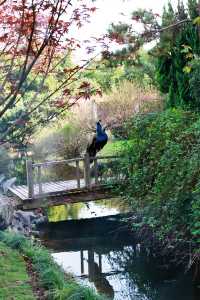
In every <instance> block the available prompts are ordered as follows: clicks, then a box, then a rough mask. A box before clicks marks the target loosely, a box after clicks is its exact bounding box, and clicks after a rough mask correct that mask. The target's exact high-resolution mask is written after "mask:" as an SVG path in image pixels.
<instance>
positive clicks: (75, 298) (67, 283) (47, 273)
mask: <svg viewBox="0 0 200 300" xmlns="http://www.w3.org/2000/svg"><path fill="white" fill-rule="evenodd" d="M0 241H3V242H4V243H5V244H6V245H7V246H8V247H10V248H12V249H17V250H18V251H19V252H20V254H22V255H25V256H27V257H28V258H29V259H30V260H31V261H32V266H33V268H34V269H35V271H37V273H38V275H39V279H40V283H41V285H42V286H43V287H44V288H45V289H46V290H47V291H48V299H49V300H105V299H106V297H104V296H100V295H97V294H96V293H95V291H94V290H92V289H90V288H88V287H85V286H81V285H80V284H78V283H77V282H76V281H75V280H74V279H73V278H72V276H71V275H68V274H66V273H64V271H62V269H61V268H60V267H59V266H58V265H57V264H56V263H55V262H54V261H53V258H52V256H51V254H50V252H49V251H48V250H47V249H45V248H44V247H43V246H41V245H39V244H38V243H36V242H34V241H32V240H30V239H26V238H25V237H24V236H21V235H18V234H15V233H9V232H1V231H0ZM10 251H11V253H12V251H13V250H10ZM16 253H17V252H16ZM19 257H20V256H19ZM0 272H1V269H0ZM0 274H1V273H0ZM5 276H6V275H5ZM0 299H1V300H4V298H1V297H0ZM9 299H10V300H11V299H12V300H18V299H20V300H29V299H30V300H31V299H34V298H28V297H27V298H25V297H24V298H23V297H22V298H5V300H9Z"/></svg>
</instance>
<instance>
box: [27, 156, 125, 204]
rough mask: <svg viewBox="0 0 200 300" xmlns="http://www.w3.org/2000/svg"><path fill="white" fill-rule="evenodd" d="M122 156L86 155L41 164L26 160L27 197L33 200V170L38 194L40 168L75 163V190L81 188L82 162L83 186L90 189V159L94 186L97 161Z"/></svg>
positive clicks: (40, 191) (41, 189)
mask: <svg viewBox="0 0 200 300" xmlns="http://www.w3.org/2000/svg"><path fill="white" fill-rule="evenodd" d="M120 157H122V156H117V155H108V156H96V157H89V155H88V154H86V155H85V156H84V157H77V158H71V159H66V160H54V161H45V162H42V163H33V162H32V161H31V160H27V162H26V169H27V186H28V195H29V198H33V196H34V173H33V171H34V169H36V170H37V171H36V172H37V177H36V179H37V182H36V184H38V187H39V194H42V193H43V185H42V167H48V166H53V165H59V164H67V163H73V162H75V163H76V180H77V188H79V189H80V187H81V175H80V165H79V163H80V161H82V162H83V166H84V180H85V186H86V187H88V188H89V187H90V185H91V173H90V160H91V159H92V160H93V161H94V173H95V174H94V179H95V184H98V183H99V179H98V163H97V161H98V160H101V159H118V158H120Z"/></svg>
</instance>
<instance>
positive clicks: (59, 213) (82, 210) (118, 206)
mask: <svg viewBox="0 0 200 300" xmlns="http://www.w3.org/2000/svg"><path fill="white" fill-rule="evenodd" d="M128 211H129V209H128V206H127V205H126V204H125V203H123V205H122V203H121V201H120V200H119V199H106V200H100V201H93V202H88V203H75V204H66V205H60V206H54V207H49V208H48V219H49V221H50V222H59V221H65V220H75V219H85V218H95V217H100V216H101V217H102V216H107V215H116V214H118V213H125V212H128Z"/></svg>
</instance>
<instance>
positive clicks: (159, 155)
mask: <svg viewBox="0 0 200 300" xmlns="http://www.w3.org/2000/svg"><path fill="white" fill-rule="evenodd" d="M127 128H128V136H129V140H130V142H129V143H127V144H126V148H125V150H124V153H123V156H124V157H125V158H124V160H123V161H122V166H121V170H123V173H124V175H125V176H126V178H127V180H128V183H127V181H126V184H125V185H124V186H123V183H122V186H121V191H122V193H123V195H124V196H125V197H126V198H128V200H129V202H130V204H131V206H132V208H133V210H134V211H135V212H137V213H138V214H140V215H141V216H142V224H149V225H150V226H151V227H152V228H153V229H154V231H155V232H156V233H157V234H158V236H160V237H161V238H162V239H163V238H164V237H166V236H168V237H169V236H170V237H173V239H174V240H188V241H192V242H194V243H195V244H196V249H198V245H199V243H200V221H199V220H200V116H199V115H198V114H197V113H194V112H190V111H183V110H180V109H170V110H166V111H164V112H162V113H154V114H148V115H139V116H137V117H135V118H133V119H132V120H131V121H130V122H129V123H128V124H127Z"/></svg>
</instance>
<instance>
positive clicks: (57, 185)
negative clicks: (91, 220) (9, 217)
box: [9, 179, 93, 200]
mask: <svg viewBox="0 0 200 300" xmlns="http://www.w3.org/2000/svg"><path fill="white" fill-rule="evenodd" d="M92 183H93V182H92ZM84 188H85V180H84V179H80V188H78V184H77V180H67V181H57V182H45V183H42V193H40V194H39V185H38V184H35V185H34V196H35V197H36V198H37V197H43V196H44V197H45V196H49V195H51V194H55V193H56V192H58V193H62V192H73V191H76V190H81V189H84ZM9 190H10V192H11V193H12V194H13V195H14V196H17V197H18V198H20V199H21V200H28V199H29V197H28V188H27V186H26V185H21V186H13V187H11V188H9Z"/></svg>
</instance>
